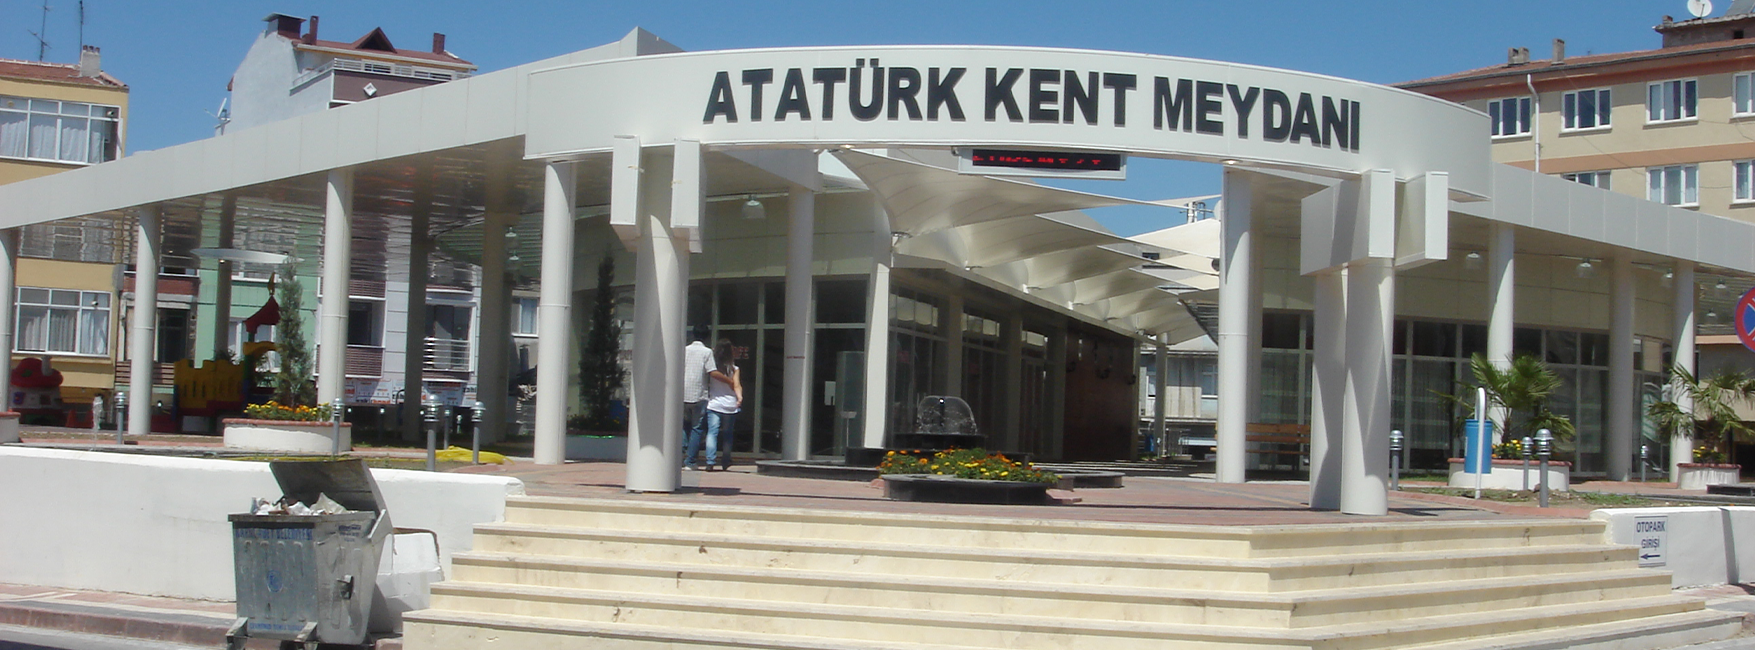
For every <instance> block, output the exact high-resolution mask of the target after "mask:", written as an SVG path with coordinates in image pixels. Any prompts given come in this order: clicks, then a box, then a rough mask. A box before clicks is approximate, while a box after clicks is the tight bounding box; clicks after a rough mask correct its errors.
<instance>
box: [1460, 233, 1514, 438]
mask: <svg viewBox="0 0 1755 650" xmlns="http://www.w3.org/2000/svg"><path fill="white" fill-rule="evenodd" d="M1516 294H1517V229H1516V227H1515V226H1512V225H1511V224H1507V223H1498V222H1494V223H1493V224H1491V225H1490V226H1489V227H1488V230H1487V310H1488V311H1487V361H1489V362H1491V363H1492V364H1493V365H1495V366H1498V367H1500V368H1509V367H1511V355H1512V338H1513V334H1514V333H1515V332H1516V331H1517V322H1516V320H1514V312H1515V311H1516V306H1517V301H1516V298H1517V295H1516ZM1471 377H1472V375H1471ZM1490 410H1491V411H1492V412H1491V413H1489V414H1488V416H1489V417H1490V418H1491V419H1492V420H1494V421H1496V422H1505V418H1506V416H1507V415H1508V414H1507V413H1506V412H1505V409H1503V408H1500V407H1492V408H1491V409H1490Z"/></svg>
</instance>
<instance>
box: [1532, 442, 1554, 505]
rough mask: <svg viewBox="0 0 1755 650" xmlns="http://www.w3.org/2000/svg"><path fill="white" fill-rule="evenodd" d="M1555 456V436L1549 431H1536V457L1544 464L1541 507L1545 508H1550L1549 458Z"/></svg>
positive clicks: (1542, 467) (1542, 465)
mask: <svg viewBox="0 0 1755 650" xmlns="http://www.w3.org/2000/svg"><path fill="white" fill-rule="evenodd" d="M1553 455H1554V434H1553V433H1551V432H1549V431H1548V430H1547V429H1539V430H1537V431H1536V457H1537V458H1540V459H1541V461H1542V463H1541V469H1542V476H1541V479H1540V480H1541V484H1542V496H1541V499H1540V505H1541V507H1543V508H1546V507H1548V458H1549V457H1551V456H1553Z"/></svg>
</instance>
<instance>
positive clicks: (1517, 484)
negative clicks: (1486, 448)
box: [1449, 459, 1572, 492]
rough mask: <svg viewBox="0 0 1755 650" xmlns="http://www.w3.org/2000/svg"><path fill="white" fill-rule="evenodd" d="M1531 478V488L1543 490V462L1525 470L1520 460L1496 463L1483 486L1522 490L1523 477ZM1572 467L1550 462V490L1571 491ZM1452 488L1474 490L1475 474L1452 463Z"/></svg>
mask: <svg viewBox="0 0 1755 650" xmlns="http://www.w3.org/2000/svg"><path fill="white" fill-rule="evenodd" d="M1526 475H1527V476H1528V477H1529V489H1531V490H1537V489H1541V488H1540V486H1541V479H1542V466H1541V463H1539V462H1536V461H1530V464H1529V468H1528V469H1525V468H1524V465H1523V461H1521V460H1494V461H1493V471H1492V473H1490V474H1482V475H1481V487H1482V488H1484V489H1488V490H1522V489H1523V486H1524V477H1525V476H1526ZM1571 477H1572V466H1571V465H1569V464H1567V463H1552V462H1551V463H1548V491H1550V492H1565V491H1567V490H1569V489H1571V488H1570V487H1569V486H1568V483H1570V482H1571ZM1449 485H1450V487H1460V488H1472V487H1475V475H1474V474H1470V473H1468V472H1464V471H1463V463H1462V461H1460V460H1456V459H1452V460H1451V461H1450V483H1449Z"/></svg>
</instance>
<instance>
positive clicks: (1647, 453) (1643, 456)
mask: <svg viewBox="0 0 1755 650" xmlns="http://www.w3.org/2000/svg"><path fill="white" fill-rule="evenodd" d="M1649 458H1651V445H1645V444H1642V445H1640V446H1639V482H1640V483H1644V482H1645V463H1646V460H1647V459H1649Z"/></svg>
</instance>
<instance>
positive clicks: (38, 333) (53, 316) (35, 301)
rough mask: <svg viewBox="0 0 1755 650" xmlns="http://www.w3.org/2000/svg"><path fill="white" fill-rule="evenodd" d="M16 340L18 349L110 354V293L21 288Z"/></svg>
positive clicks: (15, 347)
mask: <svg viewBox="0 0 1755 650" xmlns="http://www.w3.org/2000/svg"><path fill="white" fill-rule="evenodd" d="M13 341H14V343H13V349H14V350H15V351H18V352H60V353H66V354H89V355H93V356H101V355H106V354H109V353H110V294H108V293H104V292H101V291H75V290H72V289H36V288H30V287H19V289H18V326H17V329H16V330H14V336H13Z"/></svg>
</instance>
